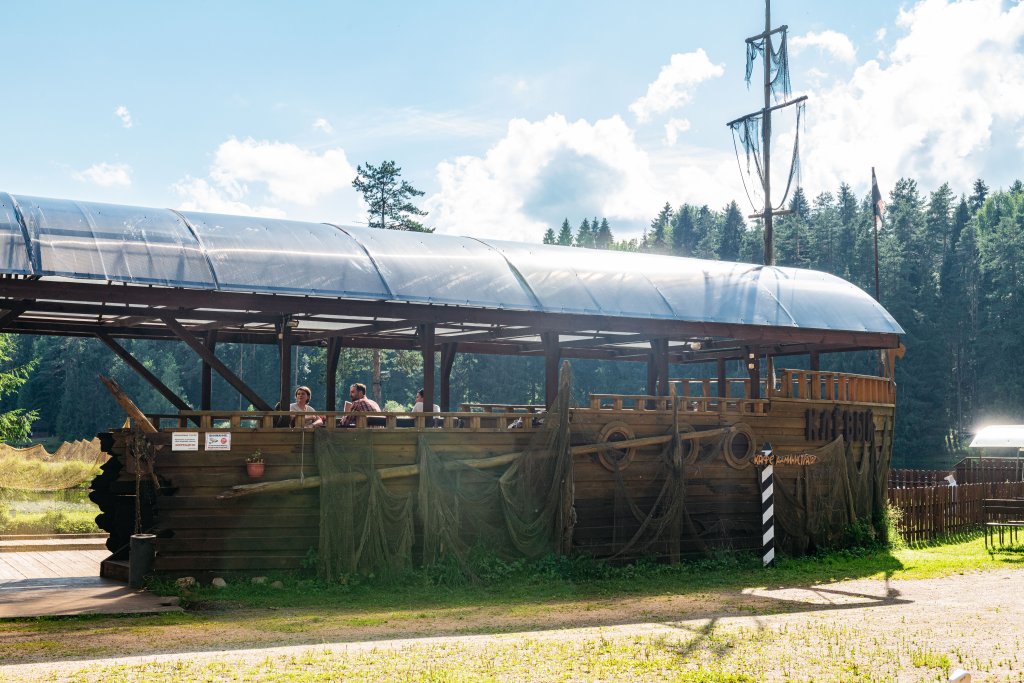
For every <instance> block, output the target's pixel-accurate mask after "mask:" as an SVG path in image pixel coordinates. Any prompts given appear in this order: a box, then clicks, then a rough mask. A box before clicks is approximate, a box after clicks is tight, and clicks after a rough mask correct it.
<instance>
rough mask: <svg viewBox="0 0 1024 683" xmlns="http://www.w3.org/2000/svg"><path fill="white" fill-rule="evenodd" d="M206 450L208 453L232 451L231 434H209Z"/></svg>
mask: <svg viewBox="0 0 1024 683" xmlns="http://www.w3.org/2000/svg"><path fill="white" fill-rule="evenodd" d="M206 450H208V451H230V450H231V432H207V433H206Z"/></svg>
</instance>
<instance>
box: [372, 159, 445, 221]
mask: <svg viewBox="0 0 1024 683" xmlns="http://www.w3.org/2000/svg"><path fill="white" fill-rule="evenodd" d="M356 173H357V175H356V177H355V178H354V179H353V180H352V187H354V188H355V189H357V190H359V191H360V192H361V193H362V195H363V199H364V200H365V201H366V203H367V205H368V206H369V208H370V211H369V214H370V221H369V225H370V227H371V228H384V229H387V230H412V231H414V232H434V229H433V228H425V227H423V224H422V223H420V222H419V221H417V220H416V219H415V218H414V216H426V215H427V212H426V211H423V210H422V209H420V208H418V207H417V206H416V205H415V204H413V203H412V202H411V201H410V200H411V199H412V198H413V197H422V196H423V192H422V191H421V190H417V189H416V188H415V187H413V186H412V185H410V184H409V183H408V182H406V181H405V180H402V179H401V177H400V176H401V175H402V169H401V167H399V166H396V165H395V162H394V161H384V162H382V163H381V164H380V166H374V165H373V164H370V163H367V164H366V165H365V167H364V166H358V167H356Z"/></svg>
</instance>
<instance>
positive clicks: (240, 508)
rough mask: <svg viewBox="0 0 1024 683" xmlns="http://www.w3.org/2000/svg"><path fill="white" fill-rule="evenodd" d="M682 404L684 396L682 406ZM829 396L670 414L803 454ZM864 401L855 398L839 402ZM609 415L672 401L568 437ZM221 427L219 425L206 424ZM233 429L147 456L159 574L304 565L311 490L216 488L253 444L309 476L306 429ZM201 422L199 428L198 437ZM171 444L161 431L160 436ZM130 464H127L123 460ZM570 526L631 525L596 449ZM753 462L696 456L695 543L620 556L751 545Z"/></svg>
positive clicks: (577, 414)
mask: <svg viewBox="0 0 1024 683" xmlns="http://www.w3.org/2000/svg"><path fill="white" fill-rule="evenodd" d="M687 405H688V406H689V405H690V404H689V403H688V404H687ZM834 405H836V403H834V402H809V401H806V400H796V399H773V400H772V402H771V409H770V411H768V412H767V413H765V412H760V411H758V412H745V411H743V412H741V411H733V412H728V411H725V410H722V409H721V408H717V409H716V410H714V411H710V410H704V409H703V408H704V405H703V404H701V403H700V402H696V403H693V405H692V406H690V407H691V408H692V409H688V410H685V411H684V412H683V413H681V415H680V420H681V421H682V422H684V423H685V424H686V425H687V426H688V427H690V428H693V429H697V430H703V429H714V428H718V427H723V426H728V425H730V424H734V423H737V422H740V423H743V424H745V425H746V426H747V429H748V430H749V433H750V434H751V436H752V438H751V442H752V448H753V449H755V450H759V449H760V447H761V444H762V443H763V442H764V441H769V442H771V443H772V445H773V448H774V449H775V452H776V453H778V454H787V453H803V452H806V451H808V450H812V449H815V448H818V447H821V446H824V445H825V444H826V443H827V441H826V440H825V439H822V440H819V441H812V442H808V441H807V440H806V433H807V430H806V422H807V420H806V411H807V409H808V408H813V407H819V408H822V407H827V408H831V407H832V406H834ZM845 405H846V406H848V407H850V408H853V409H862V408H864V407H865V406H863V405H862V404H845ZM866 407H871V408H872V410H873V412H874V419H875V438H876V441H878V442H879V443H881V441H882V436H883V434H886V435H887V439H888V441H887V442H886V443H885V444H884V447H885V448H886V449H890V448H891V420H892V413H893V409H892V406H884V405H871V406H866ZM611 421H619V422H622V421H625V422H628V423H629V425H630V428H631V429H632V431H633V432H634V436H635V437H636V438H642V437H646V436H660V435H664V434H668V433H669V432H670V431H671V428H672V412H671V411H670V410H636V411H624V410H621V411H616V410H608V409H599V408H585V409H574V410H573V413H572V433H573V441H574V443H575V444H581V443H593V442H594V441H596V440H597V435H598V434H600V432H601V429H602V428H603V427H604V426H605V425H606V424H607V423H609V422H611ZM211 431H223V430H211ZM231 431H232V450H231V451H228V452H221V451H212V452H208V451H202V450H200V451H191V452H172V451H171V450H170V447H169V446H164V448H163V449H162V450H161V451H160V452H159V453H158V455H157V461H156V462H157V465H156V470H157V473H158V474H159V476H160V477H161V479H162V480H163V482H164V488H163V489H162V490H161V493H160V495H159V496H158V497H157V511H156V523H155V528H154V531H156V532H157V533H158V534H159V535H160V538H159V539H158V541H157V545H156V547H157V553H158V554H157V558H156V565H155V568H156V570H157V571H160V572H165V573H168V574H182V573H188V572H203V571H205V572H213V571H228V570H242V571H262V570H271V569H294V568H298V567H300V566H301V565H302V563H303V561H304V560H305V559H306V557H307V555H308V553H309V551H310V549H316V547H317V545H318V540H319V534H318V528H319V513H320V510H319V489H309V490H305V491H302V492H292V493H285V494H277V495H256V496H249V497H242V498H236V499H231V500H223V501H222V500H217V498H216V496H217V495H218V494H220V493H221V492H223V491H225V490H227V489H229V488H230V487H231V486H234V485H236V484H243V483H249V480H248V478H247V475H246V473H245V458H246V456H248V455H249V454H251V453H252V452H253V451H255V450H256V449H257V448H258V449H260V450H261V451H262V453H263V456H264V459H265V461H266V473H265V475H264V480H266V481H274V480H281V479H294V478H298V477H299V475H300V470H301V471H302V472H304V474H305V476H314V475H316V474H317V469H316V462H315V457H314V455H313V434H312V433H311V432H308V431H307V432H306V433H305V443H303V435H302V430H295V429H262V428H261V429H239V428H235V429H233V430H231ZM370 431H371V433H372V435H373V441H374V444H373V446H374V457H375V464H376V466H377V467H378V468H383V467H393V466H399V465H410V464H413V463H415V461H416V438H417V436H418V435H419V434H420V433H424V432H427V433H429V434H430V436H431V443H432V447H433V448H434V450H435V451H436V452H437V453H438V454H440V455H441V456H442V457H451V458H484V457H491V456H495V455H502V454H505V453H509V452H516V451H520V450H522V449H523V448H525V447H526V445H527V444H528V443H529V440H530V438H531V437H532V433H531V430H529V429H522V430H508V429H494V430H492V431H487V430H483V431H473V430H468V429H427V430H422V429H372V430H370ZM204 433H205V430H203V431H200V440H201V441H202V440H203V439H204ZM161 436H162V437H163V438H165V439H166V440H167V441H168V442H169V438H170V436H169V434H168V433H166V432H165V433H164V434H162V435H161ZM125 437H126V432H115V433H114V440H115V443H114V446H113V449H112V452H113V453H114V454H117V455H121V456H123V453H124V440H125ZM660 452H661V447H660V446H655V447H648V448H643V449H639V450H638V451H637V453H636V456H635V459H634V460H633V462H632V463H631V464H630V465H629V467H628V468H627V469H626V470H625V471H624V473H623V475H624V480H625V483H626V487H627V489H628V491H629V498H631V499H632V501H633V503H635V505H636V506H637V507H639V508H640V510H641V511H643V512H644V513H646V512H648V511H650V509H651V508H652V506H653V505H654V502H655V499H656V497H657V495H658V492H659V491H660V489H661V486H662V479H661V473H662V472H663V470H662V467H663V465H662V464H661V463H660V460H659V458H660ZM129 464H130V463H129ZM574 471H575V479H574V483H575V506H576V512H577V524H576V527H575V530H574V543H575V548H576V549H577V550H578V551H580V552H582V553H587V554H592V555H595V556H599V557H607V556H610V555H613V554H615V553H616V552H617V551H618V550H619V549H621V547H622V544H623V543H625V542H626V541H628V539H629V538H630V537H631V536H632V535H633V534H634V533H635V532H636V530H637V529H638V528H639V524H640V522H638V521H637V520H635V519H634V518H633V515H632V514H631V512H630V510H629V505H628V501H627V500H626V497H625V496H623V495H622V494H621V492H620V491H618V490H617V488H616V485H615V480H614V476H613V474H612V472H611V471H609V470H608V469H607V468H606V467H605V466H603V465H602V464H601V463H600V461H599V459H598V458H597V457H596V456H592V455H580V456H577V457H576V459H575V461H574ZM756 471H757V470H756V468H755V467H753V466H752V465H748V466H745V467H742V468H739V469H737V468H734V467H731V466H729V465H728V464H726V463H725V462H723V461H722V460H721V459H717V460H715V461H712V462H703V461H701V462H697V463H695V464H693V465H688V466H687V467H686V468H685V473H684V474H685V491H684V495H685V500H686V507H687V510H688V512H689V516H690V520H691V521H692V526H693V528H695V529H696V531H697V533H698V535H699V536H700V542H699V543H698V542H697V541H696V540H695V539H694V538H693V534H692V533H690V531H689V530H688V529H687V528H685V527H684V528H683V529H681V530H680V535H681V540H682V543H681V545H680V546H679V547H678V549H674V548H672V547H670V546H671V545H673V544H671V543H669V544H665V545H664V546H663V547H660V548H650V549H647V550H644V551H639V550H638V551H636V552H635V553H630V554H626V555H625V556H624V558H630V557H636V556H638V555H641V554H642V555H647V556H649V555H651V554H653V555H656V556H662V557H670V556H672V555H673V553H674V552H676V551H677V550H678V551H680V552H682V553H683V554H688V553H696V552H698V551H700V550H701V548H702V547H703V546H707V547H711V548H715V547H720V548H725V549H755V548H758V547H759V546H760V530H761V521H760V520H761V514H760V494H759V488H758V482H757V475H756ZM386 485H387V486H388V488H389V489H390V490H392V491H394V492H396V493H408V492H412V491H414V489H415V486H416V485H417V482H416V479H415V478H413V477H408V478H403V479H396V480H388V482H387V484H386ZM118 486H119V487H120V488H121V489H122V493H125V492H129V491H133V490H134V489H133V486H134V472H133V470H132V468H131V467H126V468H125V469H124V470H123V471H122V472H121V473H120V479H119V481H118Z"/></svg>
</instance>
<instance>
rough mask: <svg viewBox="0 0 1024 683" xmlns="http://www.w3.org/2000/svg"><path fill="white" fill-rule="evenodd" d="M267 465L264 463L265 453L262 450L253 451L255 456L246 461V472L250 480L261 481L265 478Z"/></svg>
mask: <svg viewBox="0 0 1024 683" xmlns="http://www.w3.org/2000/svg"><path fill="white" fill-rule="evenodd" d="M265 467H266V464H265V463H264V462H263V453H262V452H260V449H258V448H257V449H256V450H255V451H253V454H252V455H250V456H249V457H248V458H246V459H245V471H246V473H248V475H249V478H250V479H260V478H261V477H262V476H263V469H264V468H265Z"/></svg>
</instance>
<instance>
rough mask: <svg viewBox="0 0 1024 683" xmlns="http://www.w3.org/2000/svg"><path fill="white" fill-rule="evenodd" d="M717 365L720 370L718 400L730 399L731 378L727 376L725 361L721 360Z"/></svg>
mask: <svg viewBox="0 0 1024 683" xmlns="http://www.w3.org/2000/svg"><path fill="white" fill-rule="evenodd" d="M715 365H716V369H717V370H718V398H729V378H728V377H726V376H725V359H724V358H719V359H718V360H717V361H716V362H715Z"/></svg>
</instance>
